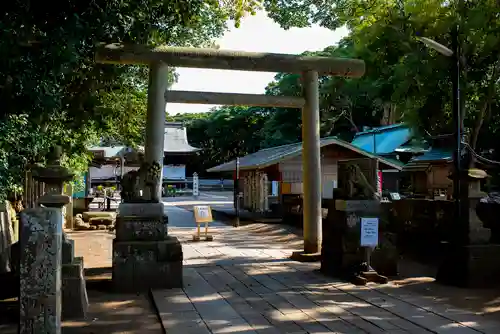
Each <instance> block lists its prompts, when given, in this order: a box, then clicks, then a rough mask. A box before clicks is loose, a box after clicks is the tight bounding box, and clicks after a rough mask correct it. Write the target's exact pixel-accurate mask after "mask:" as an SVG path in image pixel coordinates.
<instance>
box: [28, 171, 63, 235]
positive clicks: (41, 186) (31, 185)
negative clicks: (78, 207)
mask: <svg viewBox="0 0 500 334" xmlns="http://www.w3.org/2000/svg"><path fill="white" fill-rule="evenodd" d="M63 193H64V194H66V195H68V196H69V197H70V198H71V201H70V203H69V204H67V205H65V207H64V209H63V212H65V227H66V228H73V186H72V184H71V183H66V184H65V185H64V189H63ZM43 194H45V183H43V182H40V181H37V180H35V179H34V178H33V174H32V172H31V171H30V170H28V171H26V176H25V180H24V191H23V199H24V208H26V209H30V208H35V207H36V206H37V201H38V199H39V198H40V197H41V196H43Z"/></svg>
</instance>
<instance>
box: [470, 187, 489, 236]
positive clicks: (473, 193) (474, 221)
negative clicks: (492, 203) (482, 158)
mask: <svg viewBox="0 0 500 334" xmlns="http://www.w3.org/2000/svg"><path fill="white" fill-rule="evenodd" d="M487 195H488V194H486V193H485V192H482V191H481V190H480V188H479V182H478V181H476V182H473V181H471V182H470V183H469V238H470V242H471V244H487V243H488V242H489V241H490V238H491V230H490V229H489V228H485V227H484V226H483V222H482V221H481V220H480V219H479V217H478V216H477V213H476V207H477V203H479V200H480V199H481V198H483V197H485V196H487Z"/></svg>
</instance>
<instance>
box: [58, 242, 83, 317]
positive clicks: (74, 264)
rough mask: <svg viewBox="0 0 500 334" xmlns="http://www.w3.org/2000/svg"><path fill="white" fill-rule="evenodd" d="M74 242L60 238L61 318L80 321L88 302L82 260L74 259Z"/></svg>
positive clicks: (80, 258)
mask: <svg viewBox="0 0 500 334" xmlns="http://www.w3.org/2000/svg"><path fill="white" fill-rule="evenodd" d="M74 249H75V241H74V240H72V239H68V238H67V237H66V235H65V234H64V233H63V238H62V272H61V273H62V276H61V279H62V318H63V320H69V319H81V318H85V316H86V315H87V310H88V307H89V300H88V296H87V288H86V284H85V275H84V272H83V269H84V266H83V258H82V257H75V250H74Z"/></svg>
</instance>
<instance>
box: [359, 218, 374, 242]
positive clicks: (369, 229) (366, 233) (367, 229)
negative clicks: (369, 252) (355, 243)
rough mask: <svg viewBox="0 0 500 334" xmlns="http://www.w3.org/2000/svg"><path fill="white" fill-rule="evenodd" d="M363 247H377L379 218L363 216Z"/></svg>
mask: <svg viewBox="0 0 500 334" xmlns="http://www.w3.org/2000/svg"><path fill="white" fill-rule="evenodd" d="M360 245H361V246H362V247H376V246H377V245H378V218H361V240H360Z"/></svg>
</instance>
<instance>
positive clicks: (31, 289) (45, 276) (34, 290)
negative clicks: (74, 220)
mask: <svg viewBox="0 0 500 334" xmlns="http://www.w3.org/2000/svg"><path fill="white" fill-rule="evenodd" d="M60 157H61V148H60V147H56V148H55V149H54V156H53V159H52V160H51V164H49V165H48V166H46V167H35V168H34V169H33V177H34V178H35V179H36V180H37V181H40V182H44V183H45V185H46V189H47V192H46V193H45V194H44V195H43V196H41V197H40V198H39V199H38V203H37V204H38V205H39V206H38V207H35V208H32V209H27V210H24V211H23V212H21V233H20V261H19V263H20V265H19V280H20V295H19V300H20V325H19V332H20V333H30V334H32V333H60V332H61V316H62V315H63V310H64V309H65V308H68V309H71V308H70V307H69V306H71V305H76V304H79V306H80V307H77V308H76V309H77V310H78V311H79V312H73V313H71V312H70V315H77V316H84V315H85V312H86V309H87V306H88V300H87V293H86V289H85V280H84V278H83V260H82V259H75V257H74V254H73V243H72V240H68V239H67V238H66V236H65V234H64V232H63V221H64V217H63V209H62V208H63V206H64V205H66V204H68V203H69V202H70V198H69V197H68V196H66V195H64V194H63V184H64V182H67V181H69V180H71V179H72V178H73V174H71V173H70V172H69V171H68V170H67V169H66V168H64V167H62V166H61V164H60ZM69 282H71V283H69ZM68 292H72V293H70V295H71V296H68ZM75 297H78V298H75ZM67 305H68V306H67ZM73 309H75V308H73ZM75 313H76V314H75Z"/></svg>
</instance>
